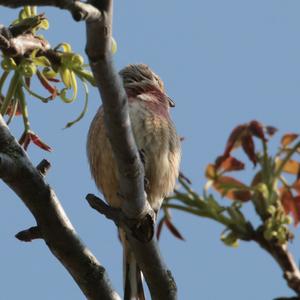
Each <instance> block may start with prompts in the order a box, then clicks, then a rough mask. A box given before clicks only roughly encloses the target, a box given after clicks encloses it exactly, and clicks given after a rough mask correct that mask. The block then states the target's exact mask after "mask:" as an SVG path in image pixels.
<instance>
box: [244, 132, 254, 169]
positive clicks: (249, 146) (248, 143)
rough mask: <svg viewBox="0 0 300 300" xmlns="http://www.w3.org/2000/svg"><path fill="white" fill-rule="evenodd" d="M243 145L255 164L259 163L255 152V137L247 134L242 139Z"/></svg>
mask: <svg viewBox="0 0 300 300" xmlns="http://www.w3.org/2000/svg"><path fill="white" fill-rule="evenodd" d="M242 147H243V150H244V151H245V153H246V154H247V156H248V158H249V159H250V160H251V161H252V162H253V164H254V166H255V165H256V163H257V159H256V154H255V145H254V142H253V138H252V136H251V135H250V134H247V135H245V136H244V137H243V139H242Z"/></svg>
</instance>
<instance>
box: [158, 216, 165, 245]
mask: <svg viewBox="0 0 300 300" xmlns="http://www.w3.org/2000/svg"><path fill="white" fill-rule="evenodd" d="M165 218H166V217H163V218H161V219H160V221H159V222H158V225H157V230H156V238H157V240H159V238H160V234H161V230H162V228H163V225H164V223H165Z"/></svg>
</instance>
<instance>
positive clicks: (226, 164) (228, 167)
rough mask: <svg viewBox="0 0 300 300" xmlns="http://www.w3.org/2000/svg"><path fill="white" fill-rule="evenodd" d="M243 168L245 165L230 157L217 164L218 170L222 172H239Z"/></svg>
mask: <svg viewBox="0 0 300 300" xmlns="http://www.w3.org/2000/svg"><path fill="white" fill-rule="evenodd" d="M217 161H218V159H217ZM244 168H245V164H244V163H243V162H241V161H240V160H238V159H236V158H234V157H232V156H229V157H227V158H226V159H223V161H221V163H219V164H218V170H223V171H224V172H230V171H240V170H243V169H244Z"/></svg>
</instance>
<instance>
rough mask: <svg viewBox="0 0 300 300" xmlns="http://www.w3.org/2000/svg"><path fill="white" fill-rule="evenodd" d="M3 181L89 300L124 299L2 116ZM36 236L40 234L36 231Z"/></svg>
mask: <svg viewBox="0 0 300 300" xmlns="http://www.w3.org/2000/svg"><path fill="white" fill-rule="evenodd" d="M0 178H1V179H2V180H3V181H4V182H5V183H6V184H7V185H8V186H9V187H10V188H11V189H12V190H13V191H14V192H15V193H16V194H17V195H18V196H19V197H20V198H21V199H22V200H23V202H24V204H25V205H26V206H27V207H28V209H29V210H30V211H31V213H32V214H33V216H34V217H35V219H36V222H37V227H38V228H39V230H38V231H39V235H40V236H42V237H43V239H44V240H45V242H46V244H47V246H48V247H49V249H50V250H51V252H52V253H53V254H54V255H55V256H56V257H57V259H58V260H59V261H60V262H61V263H62V264H63V265H64V266H65V267H66V269H67V270H68V271H69V273H70V274H71V275H72V277H73V278H74V280H75V281H76V282H77V284H78V286H79V287H80V289H81V290H82V292H83V293H84V294H85V296H86V297H87V298H88V299H93V300H98V299H109V300H117V299H120V298H119V296H118V295H117V294H116V292H115V291H114V290H113V289H112V287H111V283H110V281H109V279H108V277H107V274H106V270H105V269H104V268H103V267H102V266H101V265H100V264H99V262H98V261H97V259H96V258H95V257H94V255H93V254H92V253H91V252H90V250H89V249H88V248H86V246H85V245H83V243H82V242H81V241H80V239H79V237H78V235H77V233H76V231H75V229H74V228H73V226H72V224H71V222H70V220H69V219H68V217H67V216H66V214H65V212H64V210H63V208H62V206H61V204H60V202H59V200H58V198H57V196H56V195H55V192H54V191H53V190H52V189H51V187H50V186H49V185H48V184H46V183H45V181H44V178H43V176H42V175H41V173H40V171H39V170H37V169H36V168H35V167H34V166H33V165H32V164H31V162H30V161H29V159H28V157H27V155H26V153H25V152H24V151H23V149H22V148H21V146H20V145H19V144H18V143H17V141H16V140H15V139H14V137H13V136H12V135H11V134H10V132H9V130H8V128H7V126H6V124H5V122H4V120H3V118H2V117H1V116H0ZM34 232H35V233H37V231H36V230H35V229H34Z"/></svg>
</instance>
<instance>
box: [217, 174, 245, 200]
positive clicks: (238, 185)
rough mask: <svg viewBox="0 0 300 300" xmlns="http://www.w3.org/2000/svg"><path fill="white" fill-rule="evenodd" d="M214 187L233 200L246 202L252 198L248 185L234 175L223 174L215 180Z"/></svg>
mask: <svg viewBox="0 0 300 300" xmlns="http://www.w3.org/2000/svg"><path fill="white" fill-rule="evenodd" d="M213 187H214V189H215V190H216V191H218V192H219V193H220V194H221V195H222V196H224V197H226V198H228V199H231V200H239V201H242V202H246V201H249V200H250V199H251V192H250V191H249V190H247V186H246V185H245V184H244V183H242V182H240V181H238V180H237V179H235V178H233V177H229V176H221V177H219V178H218V179H217V180H215V181H214V183H213Z"/></svg>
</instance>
